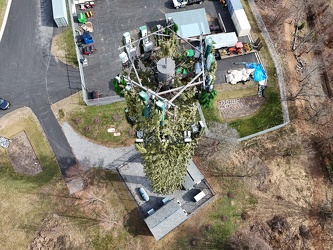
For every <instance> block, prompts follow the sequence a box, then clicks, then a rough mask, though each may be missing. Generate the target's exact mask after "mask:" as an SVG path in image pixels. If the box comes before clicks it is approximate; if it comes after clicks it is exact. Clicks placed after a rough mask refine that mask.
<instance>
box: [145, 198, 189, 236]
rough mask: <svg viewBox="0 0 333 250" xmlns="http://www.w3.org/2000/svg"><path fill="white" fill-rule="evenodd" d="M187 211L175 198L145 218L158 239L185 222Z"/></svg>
mask: <svg viewBox="0 0 333 250" xmlns="http://www.w3.org/2000/svg"><path fill="white" fill-rule="evenodd" d="M186 219H187V213H186V212H185V211H183V209H182V208H181V206H180V204H179V203H178V202H177V200H175V199H173V200H171V201H169V202H168V203H166V204H165V205H163V206H162V207H161V208H159V209H158V210H157V211H155V212H154V213H153V214H152V215H150V216H148V217H147V218H146V219H145V222H146V224H147V226H148V227H149V229H150V231H151V233H152V234H153V235H154V237H155V239H156V240H159V239H161V238H163V236H165V235H166V234H168V233H169V232H170V231H172V230H173V229H174V228H176V227H177V226H178V225H180V224H181V223H183V222H184V221H185V220H186Z"/></svg>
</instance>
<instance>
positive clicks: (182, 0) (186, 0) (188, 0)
mask: <svg viewBox="0 0 333 250" xmlns="http://www.w3.org/2000/svg"><path fill="white" fill-rule="evenodd" d="M172 2H173V6H174V7H175V8H176V9H179V8H183V7H185V6H186V5H190V4H194V3H198V4H202V3H203V2H204V0H172Z"/></svg>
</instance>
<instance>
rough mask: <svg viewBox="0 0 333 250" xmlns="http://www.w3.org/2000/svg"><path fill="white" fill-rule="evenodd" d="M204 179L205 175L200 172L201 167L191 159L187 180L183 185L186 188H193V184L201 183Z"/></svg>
mask: <svg viewBox="0 0 333 250" xmlns="http://www.w3.org/2000/svg"><path fill="white" fill-rule="evenodd" d="M203 179H204V176H203V175H202V174H201V173H200V171H199V169H198V168H197V166H196V165H195V164H194V162H193V161H192V159H190V161H189V164H188V168H187V172H186V175H185V181H184V183H183V187H184V188H185V189H186V190H190V189H192V188H193V185H194V184H196V183H200V182H201V180H203Z"/></svg>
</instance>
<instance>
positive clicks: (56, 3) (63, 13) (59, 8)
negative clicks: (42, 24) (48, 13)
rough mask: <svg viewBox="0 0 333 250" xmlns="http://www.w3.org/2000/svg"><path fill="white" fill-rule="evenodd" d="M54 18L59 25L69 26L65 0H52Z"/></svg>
mask: <svg viewBox="0 0 333 250" xmlns="http://www.w3.org/2000/svg"><path fill="white" fill-rule="evenodd" d="M52 10H53V19H54V22H55V23H56V25H57V26H58V27H66V26H68V18H67V8H66V1H65V0H52Z"/></svg>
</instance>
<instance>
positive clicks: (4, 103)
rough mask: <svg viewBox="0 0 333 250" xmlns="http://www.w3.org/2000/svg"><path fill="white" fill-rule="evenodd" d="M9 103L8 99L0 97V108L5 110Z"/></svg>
mask: <svg viewBox="0 0 333 250" xmlns="http://www.w3.org/2000/svg"><path fill="white" fill-rule="evenodd" d="M9 105H10V103H9V102H8V101H6V100H5V99H3V98H1V97H0V109H2V110H6V109H8V108H9Z"/></svg>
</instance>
